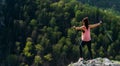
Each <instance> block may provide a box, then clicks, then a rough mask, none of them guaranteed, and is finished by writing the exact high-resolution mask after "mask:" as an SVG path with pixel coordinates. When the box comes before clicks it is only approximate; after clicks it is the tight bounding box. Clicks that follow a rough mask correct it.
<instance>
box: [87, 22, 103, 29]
mask: <svg viewBox="0 0 120 66" xmlns="http://www.w3.org/2000/svg"><path fill="white" fill-rule="evenodd" d="M101 23H102V21H100V22H99V23H96V24H92V25H89V27H90V28H95V27H98V26H100V25H101Z"/></svg>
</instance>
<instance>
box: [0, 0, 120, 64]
mask: <svg viewBox="0 0 120 66" xmlns="http://www.w3.org/2000/svg"><path fill="white" fill-rule="evenodd" d="M85 1H86V0H84V1H83V0H12V1H10V0H1V1H0V66H67V65H68V64H69V63H71V62H76V61H77V60H78V58H79V43H80V41H81V39H80V38H81V31H76V30H74V29H73V28H72V26H81V25H82V24H81V21H82V19H83V18H84V17H88V18H89V22H90V24H95V23H98V22H99V21H100V20H102V21H103V23H102V25H101V26H99V27H98V28H95V29H92V30H91V37H92V52H93V57H94V58H97V57H107V58H109V59H111V60H117V61H120V49H119V48H120V12H119V11H120V10H119V9H117V8H118V7H117V5H118V6H119V2H120V1H119V0H117V1H115V2H116V3H118V4H116V6H114V8H110V7H111V6H109V5H108V4H102V5H104V6H100V5H99V4H100V3H99V2H96V1H97V0H93V1H94V2H92V1H90V0H88V1H86V2H85ZM102 2H104V3H107V2H108V0H102V1H101V3H102ZM91 3H99V4H91ZM109 3H110V2H109ZM83 50H84V57H85V58H86V59H87V58H88V57H89V52H88V50H87V47H86V46H85V47H84V49H83Z"/></svg>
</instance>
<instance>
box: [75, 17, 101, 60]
mask: <svg viewBox="0 0 120 66" xmlns="http://www.w3.org/2000/svg"><path fill="white" fill-rule="evenodd" d="M101 23H102V21H100V22H99V23H96V24H92V25H89V20H88V17H85V18H83V20H82V26H81V27H76V26H73V28H74V29H75V30H81V31H82V34H81V40H82V41H81V43H80V46H79V50H80V58H79V60H78V62H80V61H81V60H83V51H82V48H83V47H84V45H87V48H88V51H89V53H90V60H91V59H93V56H92V51H91V35H90V29H92V28H96V27H97V26H100V25H101Z"/></svg>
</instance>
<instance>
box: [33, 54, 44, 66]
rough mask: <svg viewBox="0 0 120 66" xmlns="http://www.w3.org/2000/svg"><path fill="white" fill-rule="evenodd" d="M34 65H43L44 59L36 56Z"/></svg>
mask: <svg viewBox="0 0 120 66" xmlns="http://www.w3.org/2000/svg"><path fill="white" fill-rule="evenodd" d="M34 63H35V65H36V66H38V65H39V64H42V58H41V57H40V56H35V58H34Z"/></svg>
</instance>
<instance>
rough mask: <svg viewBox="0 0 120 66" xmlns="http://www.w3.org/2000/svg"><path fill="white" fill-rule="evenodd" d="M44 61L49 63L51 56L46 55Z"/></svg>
mask: <svg viewBox="0 0 120 66" xmlns="http://www.w3.org/2000/svg"><path fill="white" fill-rule="evenodd" d="M44 58H45V60H47V61H51V60H52V55H51V54H47V55H45V56H44Z"/></svg>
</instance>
